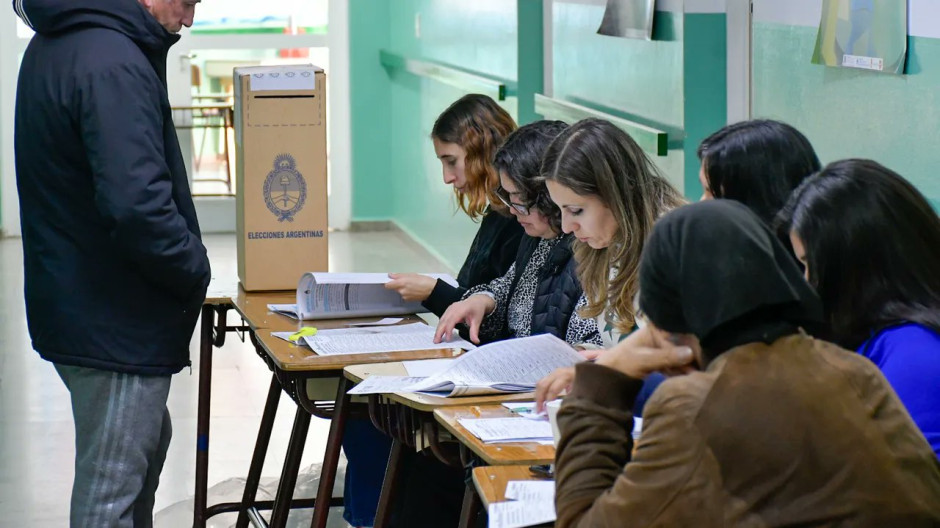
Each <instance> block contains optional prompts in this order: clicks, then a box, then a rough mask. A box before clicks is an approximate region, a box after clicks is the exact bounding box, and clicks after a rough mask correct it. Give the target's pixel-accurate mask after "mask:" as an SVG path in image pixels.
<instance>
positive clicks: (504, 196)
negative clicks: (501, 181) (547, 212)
mask: <svg viewBox="0 0 940 528" xmlns="http://www.w3.org/2000/svg"><path fill="white" fill-rule="evenodd" d="M496 197H497V198H499V201H501V202H503V204H504V205H505V206H506V207H511V208H513V209H515V210H516V212H517V213H519V214H521V215H522V216H528V215H529V205H527V204H518V203H515V202H513V201H512V197H511V196H509V192H508V191H507V190H506V189H503V186H502V185H500V186H499V187H497V188H496Z"/></svg>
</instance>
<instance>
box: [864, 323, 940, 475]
mask: <svg viewBox="0 0 940 528" xmlns="http://www.w3.org/2000/svg"><path fill="white" fill-rule="evenodd" d="M858 351H859V353H860V354H862V355H863V356H865V357H867V358H868V359H870V360H872V362H874V363H875V364H876V365H878V368H879V369H881V372H882V373H883V374H884V376H885V378H887V379H888V383H890V384H891V387H893V388H894V391H895V392H896V393H897V394H898V397H899V398H900V399H901V402H903V403H904V406H905V407H907V412H909V413H910V415H911V418H913V419H914V422H915V423H916V424H917V426H918V427H919V428H920V430H921V432H922V433H924V437H926V438H927V442H928V443H929V444H930V446H931V447H932V448H933V450H934V453H936V454H937V456H938V457H940V334H938V333H937V332H934V331H933V330H931V329H930V328H927V327H925V326H923V325H919V324H916V323H906V324H901V325H898V326H892V327H890V328H886V329H884V330H882V331H881V332H878V333H877V334H876V335H875V336H874V337H872V338H871V339H869V340H868V341H866V342H865V343H863V344H862V346H861V347H860V348H859V350H858Z"/></svg>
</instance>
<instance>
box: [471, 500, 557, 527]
mask: <svg viewBox="0 0 940 528" xmlns="http://www.w3.org/2000/svg"><path fill="white" fill-rule="evenodd" d="M487 513H488V514H489V528H522V527H524V526H534V525H536V524H544V523H550V522H553V521H554V520H555V503H554V501H549V502H522V501H508V502H494V503H493V504H490V507H489V508H488V509H487Z"/></svg>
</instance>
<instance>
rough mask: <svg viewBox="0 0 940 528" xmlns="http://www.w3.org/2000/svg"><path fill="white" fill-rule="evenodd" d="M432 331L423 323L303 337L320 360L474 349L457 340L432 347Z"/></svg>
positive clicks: (338, 331)
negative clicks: (419, 351)
mask: <svg viewBox="0 0 940 528" xmlns="http://www.w3.org/2000/svg"><path fill="white" fill-rule="evenodd" d="M434 331H435V329H434V328H432V327H430V326H428V325H426V324H423V323H414V324H409V325H395V326H370V327H358V328H337V329H331V330H321V331H319V332H317V333H316V335H312V336H304V341H305V342H306V343H307V346H309V347H310V348H312V349H313V351H314V352H316V353H317V354H319V355H321V356H332V355H338V354H374V353H381V352H399V351H404V350H439V349H464V350H469V349H472V348H474V345H473V344H471V343H469V342H467V341H464V340H463V339H459V338H457V339H454V340H452V341H450V342H447V343H435V342H434Z"/></svg>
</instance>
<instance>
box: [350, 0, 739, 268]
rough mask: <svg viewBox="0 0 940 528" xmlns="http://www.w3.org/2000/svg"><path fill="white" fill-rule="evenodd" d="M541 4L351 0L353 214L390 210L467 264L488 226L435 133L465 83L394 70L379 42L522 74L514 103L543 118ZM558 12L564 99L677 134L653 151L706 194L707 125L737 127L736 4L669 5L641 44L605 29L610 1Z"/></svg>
mask: <svg viewBox="0 0 940 528" xmlns="http://www.w3.org/2000/svg"><path fill="white" fill-rule="evenodd" d="M367 6H368V7H367ZM359 8H362V9H359ZM542 9H543V3H542V0H515V1H513V0H473V1H468V0H351V6H350V10H351V12H353V13H356V16H355V17H350V24H351V28H350V38H351V43H350V51H351V55H352V64H351V82H352V93H351V94H350V95H351V100H352V135H353V220H354V221H356V220H376V219H389V220H392V221H394V222H396V223H397V224H398V225H399V226H400V227H401V228H402V229H404V230H405V231H407V232H409V233H410V234H411V235H412V236H413V237H414V238H415V239H416V240H418V241H419V242H420V243H422V244H423V245H424V246H425V247H426V248H428V249H429V250H430V251H431V252H432V253H435V254H436V255H437V256H438V257H439V258H441V260H443V261H444V262H445V263H447V264H448V265H449V266H450V267H451V268H453V269H454V270H456V269H458V268H459V267H460V265H461V263H462V262H463V259H464V257H465V256H466V253H467V250H468V248H469V245H470V241H471V240H472V238H473V235H474V234H475V233H476V229H477V226H476V224H474V223H473V222H471V221H470V220H469V219H468V218H467V217H466V215H464V214H463V213H462V212H457V211H456V208H455V202H454V198H453V192H452V190H451V188H450V186H446V185H444V184H443V181H442V176H441V166H440V163H439V162H438V161H437V159H436V158H435V157H434V152H433V148H432V145H431V141H430V138H429V136H430V132H431V126H432V124H433V122H434V120H435V118H436V117H437V116H438V114H439V113H440V112H441V111H442V110H444V108H446V107H447V106H448V105H449V104H450V103H452V102H453V101H454V100H456V99H457V98H459V97H460V96H462V95H464V92H463V91H461V90H459V89H457V88H453V87H450V86H448V85H444V84H440V83H438V82H435V81H432V80H428V79H425V78H418V77H415V76H413V75H411V74H407V73H400V72H393V73H388V72H386V71H385V70H384V68H382V66H380V65H379V60H378V52H379V50H380V49H387V50H390V51H392V52H394V53H397V54H400V55H403V56H406V57H411V58H420V59H430V60H434V61H439V62H444V63H448V64H452V65H455V66H459V67H462V68H465V69H469V70H473V71H477V72H480V73H482V74H487V75H491V76H495V77H499V78H504V79H508V80H511V81H516V82H517V83H518V86H519V92H520V94H521V95H520V97H519V98H518V99H517V98H514V97H511V98H508V99H507V101H505V104H504V107H505V108H506V109H507V110H508V111H509V112H510V113H511V114H512V115H513V117H515V118H516V119H517V120H518V121H520V122H521V123H526V122H529V121H531V120H533V119H536V118H538V116H537V115H536V114H534V113H533V109H532V106H531V99H530V98H531V94H532V93H536V92H539V91H540V90H541V89H542V88H543V86H542V79H543V71H544V70H543V65H542V64H541V57H542V49H543V48H542V45H543V44H544V43H542V42H540V35H541V33H542V29H543V27H542V20H541V18H542V14H543V13H542ZM552 9H553V11H552V20H553V26H552V28H551V32H552V36H553V43H552V50H553V57H552V58H553V61H552V62H553V64H552V72H553V73H552V83H553V87H552V88H553V97H555V98H560V99H566V100H569V101H571V102H575V103H579V104H585V105H587V106H592V105H593V106H595V107H598V108H601V109H603V108H611V109H617V110H619V111H620V112H619V113H620V114H621V115H622V117H627V118H629V119H632V120H635V121H638V122H641V123H644V124H647V125H651V126H655V127H657V128H662V129H665V130H667V131H668V132H670V138H671V141H670V143H671V148H670V151H669V152H668V155H667V156H662V157H653V159H654V160H655V161H656V163H657V164H658V165H659V166H660V167H661V168H662V170H663V172H664V173H665V174H666V175H667V176H668V177H669V178H670V180H671V181H673V183H674V184H676V186H677V187H678V188H680V189H687V190H688V192H689V193H690V196H694V197H695V198H697V197H698V195H699V194H700V192H701V190H700V188H699V186H698V177H697V174H698V161H697V160H695V159H694V146H695V145H697V144H698V140H700V139H701V137H699V136H700V135H701V132H700V129H703V128H707V129H708V132H711V131H713V130H715V129H717V128H719V127H721V126H722V125H724V124H725V115H726V106H725V97H726V96H725V84H724V83H725V81H724V79H725V76H726V74H725V48H724V42H725V25H724V24H725V22H724V20H725V15H724V14H715V15H684V14H682V13H664V12H657V13H656V17H655V24H654V40H652V41H643V40H633V39H620V38H613V37H607V36H601V35H597V34H596V31H597V27H598V25H599V23H600V20H601V18H602V16H603V11H604V6H603V5H601V4H590V3H588V4H585V3H578V2H554V3H553V5H552ZM416 15H419V16H420V37H416V35H415V17H416ZM692 46H694V49H692ZM690 59H691V61H690ZM690 71H692V72H694V73H693V74H692V75H691V76H690V74H689V72H690ZM702 75H704V77H701V76H702ZM690 86H691V87H695V89H696V92H695V93H691V92H689V87H690ZM520 116H521V117H520ZM690 117H691V119H689V118H690ZM687 127H688V130H686V128H687ZM687 134H691V135H689V136H688V137H686V135H687ZM683 139H684V141H683ZM690 145H691V146H692V147H691V148H692V158H691V159H692V160H693V161H692V162H691V163H689V164H687V163H686V160H688V159H690V158H689V153H688V149H689V146H690Z"/></svg>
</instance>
